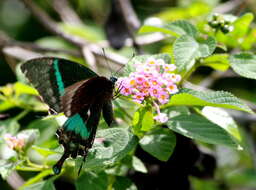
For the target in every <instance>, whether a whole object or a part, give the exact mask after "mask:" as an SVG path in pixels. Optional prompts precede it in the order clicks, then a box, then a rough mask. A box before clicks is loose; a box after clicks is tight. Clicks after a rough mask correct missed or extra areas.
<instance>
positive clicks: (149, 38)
mask: <svg viewBox="0 0 256 190" xmlns="http://www.w3.org/2000/svg"><path fill="white" fill-rule="evenodd" d="M167 38H170V37H169V36H167V35H164V34H162V33H160V32H154V33H151V34H146V35H143V36H138V37H136V42H137V44H138V45H140V46H143V45H148V44H153V43H156V42H160V41H162V40H165V39H167ZM97 44H98V45H99V46H101V47H103V48H106V47H109V43H108V41H106V40H104V41H101V42H99V43H97ZM125 46H126V47H132V46H133V42H132V39H131V38H127V39H126V40H125Z"/></svg>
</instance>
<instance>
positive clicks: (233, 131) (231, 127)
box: [202, 106, 242, 142]
mask: <svg viewBox="0 0 256 190" xmlns="http://www.w3.org/2000/svg"><path fill="white" fill-rule="evenodd" d="M202 114H203V115H204V116H205V117H206V118H207V119H209V120H210V121H211V122H213V123H215V124H217V125H218V126H220V127H222V128H223V129H225V130H226V131H227V132H228V133H229V134H230V135H232V136H233V137H235V138H236V139H237V140H238V141H239V142H241V140H242V137H241V134H240V132H239V129H238V126H237V124H236V122H235V121H234V119H233V118H232V117H231V116H230V115H229V114H228V112H226V111H225V110H223V109H221V108H215V107H209V106H206V107H204V108H203V109H202Z"/></svg>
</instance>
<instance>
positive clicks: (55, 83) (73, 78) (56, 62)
mask: <svg viewBox="0 0 256 190" xmlns="http://www.w3.org/2000/svg"><path fill="white" fill-rule="evenodd" d="M21 70H22V72H23V73H25V75H26V77H27V78H28V79H29V81H30V82H31V83H32V84H33V86H34V87H35V88H36V89H37V90H38V92H39V94H40V95H41V96H42V98H43V100H44V102H45V103H47V104H48V105H49V107H50V108H52V109H54V110H55V111H56V112H61V101H60V100H61V99H60V97H61V96H62V95H63V94H64V93H65V88H66V87H68V86H70V85H72V84H74V83H76V82H78V81H81V80H85V79H88V78H91V77H94V76H97V74H96V73H94V72H93V71H92V70H90V69H89V68H87V67H84V66H82V65H80V64H78V63H75V62H72V61H69V60H66V59H60V58H52V57H43V58H36V59H32V60H29V61H27V62H25V63H24V64H22V65H21Z"/></svg>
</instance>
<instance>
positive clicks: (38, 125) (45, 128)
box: [27, 117, 61, 145]
mask: <svg viewBox="0 0 256 190" xmlns="http://www.w3.org/2000/svg"><path fill="white" fill-rule="evenodd" d="M58 118H61V117H56V118H44V119H43V120H42V119H38V120H34V121H32V122H31V123H29V125H28V127H27V128H29V129H38V130H39V131H40V137H39V138H38V139H37V140H36V144H37V145H42V144H45V143H47V141H48V140H50V139H51V138H52V137H53V136H54V135H55V133H56V130H57V128H58V127H59V126H60V124H58V122H57V119H58Z"/></svg>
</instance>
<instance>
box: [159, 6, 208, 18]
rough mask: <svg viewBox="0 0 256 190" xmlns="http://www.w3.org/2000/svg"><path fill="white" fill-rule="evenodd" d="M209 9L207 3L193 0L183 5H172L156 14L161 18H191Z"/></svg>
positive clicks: (206, 12) (205, 12) (203, 13)
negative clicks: (193, 0) (187, 4)
mask: <svg viewBox="0 0 256 190" xmlns="http://www.w3.org/2000/svg"><path fill="white" fill-rule="evenodd" d="M210 11H211V8H210V6H209V4H207V3H203V2H194V3H192V4H189V6H185V7H173V8H169V9H166V10H164V11H161V12H160V13H158V14H157V15H156V17H159V18H161V19H163V20H168V21H171V20H178V19H191V18H193V17H198V16H201V15H205V14H208V13H209V12H210Z"/></svg>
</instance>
